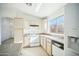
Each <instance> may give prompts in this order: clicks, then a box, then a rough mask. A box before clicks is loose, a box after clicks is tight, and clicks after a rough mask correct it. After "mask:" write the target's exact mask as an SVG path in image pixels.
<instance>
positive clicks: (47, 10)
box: [0, 3, 65, 18]
mask: <svg viewBox="0 0 79 59" xmlns="http://www.w3.org/2000/svg"><path fill="white" fill-rule="evenodd" d="M64 5H65V4H64V3H32V4H31V5H29V4H27V3H3V4H0V6H1V7H14V8H16V9H18V10H20V11H22V12H24V13H26V14H30V15H33V16H36V17H40V18H44V17H46V16H49V15H50V14H52V13H54V12H55V11H56V10H58V9H59V8H61V7H63V6H64Z"/></svg>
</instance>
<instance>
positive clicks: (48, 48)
mask: <svg viewBox="0 0 79 59" xmlns="http://www.w3.org/2000/svg"><path fill="white" fill-rule="evenodd" d="M47 53H48V54H49V55H52V42H51V40H50V39H47Z"/></svg>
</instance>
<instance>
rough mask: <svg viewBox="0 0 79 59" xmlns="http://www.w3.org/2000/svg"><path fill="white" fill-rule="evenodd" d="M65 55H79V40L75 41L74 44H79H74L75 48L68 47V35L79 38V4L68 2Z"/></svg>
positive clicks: (66, 9) (66, 7) (66, 8)
mask: <svg viewBox="0 0 79 59" xmlns="http://www.w3.org/2000/svg"><path fill="white" fill-rule="evenodd" d="M64 28H65V55H79V51H76V50H74V49H77V50H79V48H78V47H79V44H78V43H79V42H78V41H79V40H77V42H73V44H78V46H77V48H76V46H74V45H73V48H74V49H72V48H71V49H70V48H68V46H69V45H68V42H69V39H68V36H73V37H78V38H79V4H75V3H72V4H67V5H66V6H65V27H64Z"/></svg>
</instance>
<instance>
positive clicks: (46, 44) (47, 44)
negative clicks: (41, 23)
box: [41, 36, 52, 56]
mask: <svg viewBox="0 0 79 59" xmlns="http://www.w3.org/2000/svg"><path fill="white" fill-rule="evenodd" d="M41 46H42V48H43V49H44V50H45V51H46V52H47V54H48V55H50V56H51V55H52V41H51V40H50V39H48V38H46V37H44V36H41Z"/></svg>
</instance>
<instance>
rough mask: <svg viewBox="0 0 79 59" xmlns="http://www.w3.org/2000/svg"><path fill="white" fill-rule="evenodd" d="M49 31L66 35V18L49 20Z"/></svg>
mask: <svg viewBox="0 0 79 59" xmlns="http://www.w3.org/2000/svg"><path fill="white" fill-rule="evenodd" d="M48 25H49V31H50V32H51V33H60V34H63V33H64V16H63V15H62V16H59V17H57V18H55V19H51V20H48Z"/></svg>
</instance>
